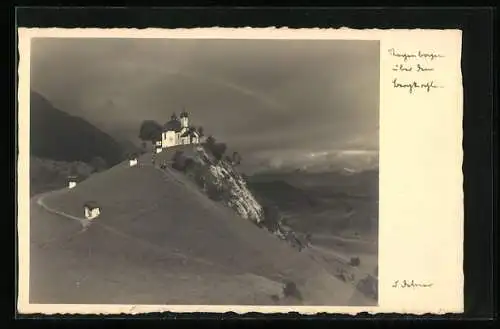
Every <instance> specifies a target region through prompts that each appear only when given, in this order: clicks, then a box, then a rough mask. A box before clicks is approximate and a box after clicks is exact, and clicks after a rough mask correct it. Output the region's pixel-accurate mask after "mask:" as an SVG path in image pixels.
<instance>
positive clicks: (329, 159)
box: [254, 150, 379, 174]
mask: <svg viewBox="0 0 500 329" xmlns="http://www.w3.org/2000/svg"><path fill="white" fill-rule="evenodd" d="M378 167H379V153H378V151H358V150H336V151H329V152H318V153H311V154H299V153H297V154H288V155H286V156H281V157H280V156H273V157H269V158H267V159H263V160H262V161H260V163H258V165H256V166H255V168H256V169H255V170H254V173H265V172H294V171H297V172H308V173H323V172H341V173H345V174H354V173H360V172H363V171H372V170H378Z"/></svg>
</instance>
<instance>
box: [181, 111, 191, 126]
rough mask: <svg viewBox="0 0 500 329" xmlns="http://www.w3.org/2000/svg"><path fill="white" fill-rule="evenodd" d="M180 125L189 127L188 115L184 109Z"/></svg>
mask: <svg viewBox="0 0 500 329" xmlns="http://www.w3.org/2000/svg"><path fill="white" fill-rule="evenodd" d="M181 127H182V128H187V127H189V115H188V113H187V112H186V111H182V113H181Z"/></svg>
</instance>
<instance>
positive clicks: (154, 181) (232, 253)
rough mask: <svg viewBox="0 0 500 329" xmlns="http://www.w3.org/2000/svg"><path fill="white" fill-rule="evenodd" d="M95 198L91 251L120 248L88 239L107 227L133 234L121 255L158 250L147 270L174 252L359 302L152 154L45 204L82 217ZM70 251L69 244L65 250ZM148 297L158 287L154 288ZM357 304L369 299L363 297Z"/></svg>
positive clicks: (225, 270)
mask: <svg viewBox="0 0 500 329" xmlns="http://www.w3.org/2000/svg"><path fill="white" fill-rule="evenodd" d="M168 155H172V154H168V152H166V151H165V153H164V154H163V156H168ZM90 200H92V201H96V202H97V203H98V204H99V205H100V206H101V212H102V213H101V215H100V216H99V217H98V218H97V219H95V220H94V222H93V223H92V224H91V225H90V228H89V229H88V230H87V231H85V232H83V233H81V234H80V235H79V237H78V238H77V240H78V241H80V242H79V243H80V244H85V243H88V244H89V248H90V247H93V254H97V255H101V257H104V256H103V255H105V254H106V253H109V250H110V249H112V248H116V245H114V244H113V243H112V242H111V241H107V240H99V241H100V243H96V242H95V240H96V238H95V237H94V238H91V237H92V234H98V233H96V232H97V230H99V229H103V230H107V231H111V232H114V233H115V234H118V235H120V236H123V237H127V239H129V241H130V242H129V243H127V244H123V245H122V246H121V247H120V248H121V249H120V252H119V255H120V257H126V258H132V259H133V260H132V261H134V262H145V261H146V260H144V259H143V257H144V255H143V256H141V257H139V256H137V252H138V251H137V250H139V249H140V248H141V247H140V246H141V245H149V246H152V247H154V249H155V250H156V252H157V254H154V253H150V254H149V255H148V257H149V258H148V259H149V260H148V261H147V262H148V264H149V265H148V270H147V271H155V269H156V270H158V268H159V267H161V268H164V267H162V266H161V265H160V264H162V259H164V258H165V257H166V256H167V255H172V254H174V255H179V256H180V257H182V258H185V259H187V260H188V261H190V262H195V263H198V264H202V265H203V266H204V267H207V268H211V269H212V271H215V272H216V273H218V274H213V275H214V276H215V277H216V278H217V277H219V278H221V279H220V280H223V279H222V278H223V277H224V278H225V279H224V280H229V282H230V281H231V277H232V278H233V279H235V278H236V277H241V276H253V277H254V278H255V276H257V277H259V278H262V280H269V281H267V282H275V283H279V284H281V283H283V282H288V281H291V282H294V283H295V284H296V285H297V287H298V289H299V291H300V293H301V294H302V297H303V300H302V303H303V304H309V305H312V304H316V305H321V304H322V305H349V304H351V305H352V303H356V302H355V301H353V300H352V299H351V298H352V296H353V295H355V291H354V287H352V286H350V285H348V284H346V283H344V282H342V281H340V280H338V279H336V278H335V277H333V276H332V275H330V274H329V273H328V272H327V271H325V270H324V268H323V267H322V266H320V264H319V262H318V261H315V260H313V258H312V256H311V255H309V254H308V253H307V251H305V252H302V253H299V252H297V251H295V250H294V249H292V248H290V246H289V245H287V244H286V243H284V242H282V241H280V240H279V239H277V238H276V237H274V236H272V235H271V234H269V233H267V232H266V231H264V230H262V229H260V228H259V227H257V226H256V225H254V224H253V223H251V221H249V220H245V219H243V218H241V217H240V216H238V215H237V214H236V213H235V212H234V211H233V210H232V209H230V208H228V207H225V206H222V205H220V204H218V203H216V202H214V201H212V200H210V199H208V198H207V197H206V195H204V194H203V193H202V192H200V191H199V189H198V187H197V186H196V185H195V184H194V183H193V182H192V181H191V180H189V179H187V178H186V176H184V175H183V174H181V173H178V172H175V171H173V170H170V169H167V170H164V171H162V170H161V169H159V168H156V167H154V166H152V165H151V155H150V154H148V155H144V156H142V157H141V158H140V159H139V164H138V165H137V166H135V167H129V166H128V164H127V163H121V164H119V165H117V166H115V167H113V168H111V169H109V170H107V171H106V172H102V173H98V174H95V175H93V176H91V177H90V178H89V179H87V180H86V181H83V182H81V183H80V184H78V185H77V186H76V187H75V188H74V189H71V190H62V191H60V192H58V193H53V194H50V195H48V196H47V197H45V198H44V202H45V203H46V204H47V206H50V207H51V208H54V209H58V210H59V211H63V212H65V213H68V214H71V215H74V216H83V204H84V203H85V202H87V201H90ZM32 220H33V219H32ZM32 239H36V237H32ZM71 248H73V247H71V246H66V247H65V250H66V249H71ZM134 255H135V256H134ZM115 261H118V260H117V259H115V258H108V259H103V260H102V262H103V264H104V265H102V266H104V267H112V266H114V265H113V264H114V262H115ZM177 270H178V265H175V264H173V265H171V267H169V271H172V272H176V271H177ZM199 270H200V269H198V271H199ZM186 271H191V270H186ZM195 271H196V270H195ZM207 271H208V270H207ZM209 272H210V271H209ZM190 273H192V272H190ZM204 273H205V270H202V272H198V276H201V277H204V275H205V274H204ZM207 273H208V272H207ZM179 275H180V274H179ZM207 275H208V276H210V275H211V274H207ZM93 276H94V277H98V276H99V274H98V273H97V274H95V273H94V274H93ZM228 276H229V278H228ZM252 282H253V283H252ZM44 284H45V285H46V284H47V283H44ZM253 285H256V283H255V281H252V280H250V281H248V282H247V283H246V287H244V289H247V290H250V291H251V290H252V289H255V287H256V286H253ZM122 288H123V287H122ZM148 289H150V288H148ZM110 293H113V292H110ZM142 293H143V294H147V293H148V291H143V292H142ZM149 294H151V295H153V294H154V292H153V291H149ZM214 294H216V293H215V292H214ZM226 295H227V294H225V292H224V291H220V292H218V293H217V294H216V295H211V302H212V303H215V304H226V303H231V301H230V300H228V299H227V298H226V297H225V296H226ZM146 299H147V298H146ZM94 302H96V303H98V302H99V301H94ZM151 302H154V301H151ZM180 303H184V304H189V303H196V299H194V300H193V299H190V298H189V297H186V299H185V300H182V301H181V302H180ZM247 303H250V304H251V303H252V302H251V301H247ZM296 303H300V302H296ZM357 303H369V302H368V301H366V300H364V299H363V298H361V299H360V300H358V301H357Z"/></svg>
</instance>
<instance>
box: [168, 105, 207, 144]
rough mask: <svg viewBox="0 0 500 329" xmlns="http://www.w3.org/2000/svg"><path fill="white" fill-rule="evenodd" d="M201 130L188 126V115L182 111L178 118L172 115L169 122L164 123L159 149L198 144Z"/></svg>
mask: <svg viewBox="0 0 500 329" xmlns="http://www.w3.org/2000/svg"><path fill="white" fill-rule="evenodd" d="M202 134H203V133H202V130H201V128H198V129H197V128H195V127H194V126H190V125H189V114H188V113H187V112H186V111H182V113H181V115H180V118H178V117H177V115H176V114H175V113H174V114H172V116H171V117H170V121H168V122H167V123H165V125H164V126H163V131H162V134H161V147H162V148H167V147H172V146H176V145H184V144H198V143H200V139H201V137H202Z"/></svg>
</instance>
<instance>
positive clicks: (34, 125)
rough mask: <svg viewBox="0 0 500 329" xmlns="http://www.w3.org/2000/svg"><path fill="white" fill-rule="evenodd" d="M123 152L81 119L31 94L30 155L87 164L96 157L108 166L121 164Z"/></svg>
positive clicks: (33, 92) (103, 134)
mask: <svg viewBox="0 0 500 329" xmlns="http://www.w3.org/2000/svg"><path fill="white" fill-rule="evenodd" d="M123 153H124V152H123V150H122V147H121V145H120V144H119V143H117V142H116V141H115V140H114V139H113V138H112V137H111V136H109V135H108V134H106V133H104V132H102V131H101V130H99V129H98V128H96V127H94V126H93V125H92V124H90V123H89V122H87V121H85V120H84V119H82V118H79V117H75V116H72V115H69V114H67V113H65V112H63V111H61V110H59V109H57V108H55V107H54V106H53V105H52V104H51V103H50V101H48V100H47V99H46V98H45V97H43V96H42V95H40V94H39V93H37V92H36V91H31V95H30V154H31V155H32V156H36V157H39V158H45V159H51V160H56V161H82V162H87V163H88V162H91V161H92V160H93V159H94V158H96V157H100V158H102V159H104V160H105V161H106V164H107V165H108V166H112V165H115V164H117V163H119V162H120V161H122V159H123V156H124V154H123Z"/></svg>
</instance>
